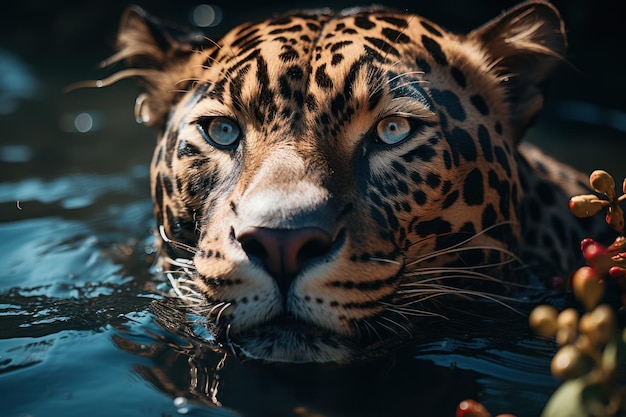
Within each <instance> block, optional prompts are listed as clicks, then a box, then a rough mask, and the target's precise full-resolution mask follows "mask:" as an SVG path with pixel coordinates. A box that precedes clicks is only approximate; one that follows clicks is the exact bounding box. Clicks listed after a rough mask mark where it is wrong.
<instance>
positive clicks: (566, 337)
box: [556, 327, 578, 346]
mask: <svg viewBox="0 0 626 417" xmlns="http://www.w3.org/2000/svg"><path fill="white" fill-rule="evenodd" d="M576 336H578V330H577V329H572V328H571V327H560V328H559V330H557V331H556V341H557V343H558V344H559V346H564V345H568V344H570V343H574V342H575V341H576Z"/></svg>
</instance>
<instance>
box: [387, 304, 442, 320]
mask: <svg viewBox="0 0 626 417" xmlns="http://www.w3.org/2000/svg"><path fill="white" fill-rule="evenodd" d="M381 304H382V305H384V306H386V307H387V311H390V312H392V313H396V314H400V315H402V316H403V317H404V316H405V315H408V316H413V317H439V318H442V319H444V320H449V318H448V317H446V316H444V315H443V314H439V313H435V312H433V311H428V310H416V309H413V308H406V307H405V306H404V305H394V304H389V303H381ZM407 305H411V304H407ZM407 320H409V319H408V318H407Z"/></svg>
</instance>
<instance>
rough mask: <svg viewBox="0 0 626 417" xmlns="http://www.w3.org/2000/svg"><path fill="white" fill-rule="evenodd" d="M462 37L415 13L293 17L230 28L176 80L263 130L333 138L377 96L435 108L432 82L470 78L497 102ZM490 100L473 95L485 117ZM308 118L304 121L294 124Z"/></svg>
mask: <svg viewBox="0 0 626 417" xmlns="http://www.w3.org/2000/svg"><path fill="white" fill-rule="evenodd" d="M461 39H462V38H461V37H459V36H457V35H453V34H450V33H447V32H446V31H444V30H443V29H441V28H440V27H439V26H437V25H436V24H434V23H432V22H430V21H428V20H426V19H424V18H421V17H419V16H417V15H408V14H401V13H395V12H392V11H389V10H384V9H366V10H361V9H357V10H355V9H351V10H348V11H344V12H340V13H337V14H330V13H329V12H317V13H315V12H311V13H308V14H307V13H298V14H291V15H284V16H281V17H278V18H275V19H271V20H266V21H263V22H260V23H255V24H245V25H242V26H240V27H238V28H235V29H233V30H231V31H230V32H228V33H227V34H226V35H225V36H224V37H223V38H222V39H220V40H219V41H218V42H217V43H216V45H215V46H213V47H212V48H209V49H208V50H206V51H205V52H204V53H203V54H200V55H199V56H196V57H194V58H193V59H194V60H195V61H196V63H194V64H193V65H188V66H187V67H186V68H187V70H189V69H193V71H194V73H193V74H181V78H184V79H189V80H198V81H199V84H202V83H203V82H207V81H208V82H209V83H211V85H210V86H209V87H208V88H207V91H206V92H204V97H209V98H211V99H212V100H214V101H216V102H217V103H219V104H221V105H224V106H226V107H227V108H228V109H234V110H237V111H240V112H244V113H245V115H246V116H248V119H250V120H251V121H254V122H256V123H257V124H259V125H263V126H265V128H266V130H270V131H271V130H274V131H275V130H276V129H279V128H280V127H281V126H285V125H287V121H291V122H292V124H291V125H287V127H288V128H290V129H291V130H292V131H296V130H298V129H299V127H304V130H311V129H313V130H319V129H320V127H321V126H325V128H324V131H323V132H316V133H324V134H328V133H336V131H337V130H338V128H340V127H341V125H342V124H343V123H342V122H341V120H340V121H337V119H341V118H344V119H346V118H349V117H350V116H351V113H354V111H355V110H356V109H355V106H358V107H360V108H365V109H366V110H367V109H369V110H372V109H373V108H374V107H376V106H377V105H378V104H380V100H381V98H383V99H384V98H387V100H393V99H399V98H401V97H409V98H413V99H414V100H415V101H417V102H421V104H422V105H423V106H424V107H425V110H426V111H431V112H432V111H433V106H432V103H431V101H430V99H429V95H428V94H426V93H425V92H424V91H423V90H424V89H428V84H429V83H430V84H431V85H438V84H443V83H445V84H449V85H450V83H451V87H452V88H453V89H455V90H458V91H459V92H461V90H463V89H464V88H465V87H467V84H468V81H467V79H468V77H470V78H471V77H474V79H475V80H474V81H476V82H477V83H480V84H482V87H483V89H485V87H487V89H489V87H491V89H492V90H493V91H491V92H490V95H491V96H495V99H499V98H501V96H500V94H501V89H499V88H498V86H497V84H498V79H496V78H495V77H488V76H485V75H484V74H485V73H486V72H487V71H485V69H486V65H485V56H484V55H485V54H484V52H483V51H481V49H480V48H479V47H478V46H477V45H473V44H472V43H471V42H468V41H467V40H466V41H465V42H464V43H461V42H460V40H461ZM434 67H441V68H442V70H433V69H434ZM196 85H197V84H196ZM386 87H387V90H391V91H385V89H386ZM437 91H438V90H436V89H435V91H434V94H437ZM386 92H387V93H394V92H395V93H394V94H385V93H386ZM466 94H467V93H466ZM444 96H445V97H443V100H442V101H448V102H449V100H448V99H451V100H457V99H456V97H454V95H451V94H450V93H449V92H448V93H445V94H444ZM490 99H491V97H488V98H484V97H482V96H480V95H479V94H476V95H475V99H474V100H473V101H472V103H474V105H476V106H479V107H480V110H481V111H485V110H484V109H485V108H486V106H487V102H488V101H490ZM457 101H458V100H457ZM446 104H448V103H446ZM451 105H452V106H455V103H452V104H451ZM388 107H389V106H388ZM395 107H396V108H398V109H400V108H402V105H401V103H396V106H395ZM405 107H406V106H405ZM413 107H415V106H413ZM457 107H458V105H457ZM197 111H198V112H202V111H204V109H203V108H202V107H199V108H198V110H197ZM405 111H406V110H405ZM496 111H497V110H496ZM346 113H347V114H346ZM307 114H308V116H309V119H310V121H311V123H308V124H302V123H299V122H300V120H301V119H303V118H306V116H307ZM368 116H370V117H374V118H375V117H376V116H377V115H376V114H374V115H368ZM320 122H321V123H320ZM344 122H345V120H344Z"/></svg>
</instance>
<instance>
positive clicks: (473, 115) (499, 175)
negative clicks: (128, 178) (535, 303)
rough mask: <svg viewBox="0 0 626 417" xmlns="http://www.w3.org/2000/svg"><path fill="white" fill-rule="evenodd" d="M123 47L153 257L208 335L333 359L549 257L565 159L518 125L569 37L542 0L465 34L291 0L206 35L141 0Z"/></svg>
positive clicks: (556, 262)
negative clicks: (145, 165) (147, 191)
mask: <svg viewBox="0 0 626 417" xmlns="http://www.w3.org/2000/svg"><path fill="white" fill-rule="evenodd" d="M118 48H119V52H118V53H117V54H116V55H115V56H114V57H113V58H112V59H111V61H110V62H116V61H120V60H125V61H126V62H127V64H128V66H129V67H130V68H129V69H127V70H125V71H126V72H125V73H121V74H117V75H116V76H115V77H116V78H122V77H124V76H134V77H136V78H137V79H138V80H139V83H140V85H141V86H142V87H143V89H144V93H143V94H142V95H141V97H140V100H138V105H137V115H138V117H139V118H140V119H141V120H142V122H143V123H144V124H146V125H149V126H153V127H155V128H156V129H157V130H158V131H159V139H158V142H157V146H156V149H155V152H154V157H153V162H152V165H151V181H152V182H151V187H152V198H153V200H154V213H155V218H156V222H157V225H158V228H159V231H160V232H159V233H158V238H159V239H160V256H161V258H160V260H161V264H162V265H163V266H164V267H165V268H166V269H169V270H170V271H172V272H170V274H171V276H172V277H174V278H175V279H173V280H172V281H173V283H174V285H175V287H176V290H177V291H178V295H179V296H181V297H183V298H186V299H187V300H188V301H189V302H190V303H192V304H194V305H195V308H196V311H197V312H199V314H202V315H203V316H205V317H206V319H207V321H208V323H209V326H210V327H211V330H212V331H213V333H214V335H215V337H216V339H217V340H219V341H222V342H223V343H224V344H225V345H228V346H230V347H233V348H236V350H237V351H239V352H241V353H243V354H244V355H246V356H248V357H252V358H260V359H264V360H268V361H279V362H280V361H283V362H311V361H315V362H341V361H351V360H354V359H355V358H360V357H368V356H370V355H375V354H376V352H381V351H384V350H385V346H387V345H390V344H393V341H395V340H397V339H403V340H406V339H410V338H413V337H419V334H416V333H418V332H417V330H416V328H417V327H416V323H419V322H420V321H421V320H423V319H426V318H433V317H444V316H446V314H447V313H446V311H447V309H448V308H449V306H450V304H451V303H455V297H457V296H464V297H469V298H476V299H480V298H481V297H482V298H489V297H487V296H486V294H488V293H486V292H484V290H481V289H480V286H481V284H483V283H485V282H487V283H492V282H493V281H495V282H496V283H500V284H503V285H504V286H506V283H507V281H508V280H509V277H510V276H511V275H510V274H511V267H520V266H521V265H525V264H532V263H534V262H537V263H540V264H542V265H549V266H550V268H552V271H553V272H554V273H556V274H566V273H567V272H568V271H569V270H571V268H573V267H574V266H575V265H576V262H578V261H579V260H578V259H577V258H576V253H577V250H576V246H577V245H578V242H579V241H580V239H581V238H582V237H584V236H585V232H586V229H585V228H586V227H587V226H588V225H585V224H583V223H580V222H577V221H576V220H575V219H574V218H573V217H572V216H570V215H569V213H567V201H568V199H569V196H571V195H573V194H576V193H582V192H587V191H586V187H585V185H584V180H583V178H582V177H581V175H580V174H579V173H578V172H576V171H575V170H573V169H572V168H569V167H567V166H565V165H563V164H561V163H559V162H557V161H556V160H554V159H551V158H549V157H547V156H545V155H543V154H542V153H541V152H540V151H539V150H538V149H536V148H534V147H532V146H530V145H528V144H520V141H521V139H522V137H523V136H524V133H525V131H526V129H527V128H528V126H529V125H530V124H531V123H532V121H533V119H534V118H535V117H536V115H537V112H538V111H539V110H540V108H541V107H542V104H543V91H542V90H543V87H544V85H545V82H546V80H547V79H548V77H549V75H550V74H551V73H552V71H553V70H554V69H555V68H556V66H557V65H558V64H559V63H560V62H561V61H562V60H563V57H564V56H565V53H566V39H565V31H564V27H563V22H562V20H561V18H560V16H559V13H558V11H557V10H556V9H555V8H554V7H553V6H552V5H551V4H550V3H548V2H545V1H540V0H535V1H530V2H526V3H523V4H521V5H519V6H517V7H516V8H514V9H512V10H510V11H508V12H506V13H504V14H502V15H501V16H499V17H497V18H496V19H494V20H493V21H491V22H488V23H487V24H485V25H483V26H481V27H479V28H477V29H475V30H474V31H472V32H470V33H469V34H466V35H458V34H453V33H450V32H448V31H446V30H444V29H443V28H442V27H440V26H439V25H437V24H436V23H434V22H431V21H429V20H427V19H425V18H423V17H421V16H418V15H413V14H408V13H400V12H396V11H393V10H388V9H384V8H374V7H373V8H364V9H350V10H344V11H340V12H332V11H328V10H316V11H302V12H295V13H290V14H285V15H280V16H277V17H273V18H269V19H266V20H262V21H259V22H253V23H246V24H243V25H241V26H238V27H236V28H234V29H232V30H230V31H229V32H228V33H226V34H225V35H224V36H223V37H221V38H219V39H216V40H209V39H206V38H205V37H203V36H201V35H198V34H194V33H190V32H185V31H182V30H179V29H175V28H174V27H171V26H168V25H167V24H164V23H163V22H161V21H159V20H158V19H156V18H153V17H151V16H149V15H147V14H146V13H145V12H144V11H143V10H141V9H139V8H136V7H135V8H130V9H129V10H128V11H127V12H126V13H125V14H124V16H123V18H122V22H121V28H120V31H119V36H118Z"/></svg>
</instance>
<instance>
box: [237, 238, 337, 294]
mask: <svg viewBox="0 0 626 417" xmlns="http://www.w3.org/2000/svg"><path fill="white" fill-rule="evenodd" d="M237 240H238V241H239V242H240V243H241V247H242V248H243V250H244V251H245V252H246V254H247V255H248V257H249V258H251V259H254V260H256V261H259V262H261V263H262V264H263V266H264V267H265V269H266V270H267V271H268V272H269V273H270V275H272V277H274V279H275V280H276V282H277V283H278V286H279V288H280V290H281V292H282V293H283V294H284V295H286V292H287V290H288V289H289V286H290V285H291V281H292V280H293V278H294V277H295V276H296V275H298V273H300V272H301V271H302V269H303V268H304V267H305V266H306V264H307V263H310V261H311V260H313V259H315V258H318V257H320V256H324V255H325V254H327V253H328V252H329V251H330V249H331V247H332V244H333V239H332V237H331V236H330V235H329V234H328V233H326V232H325V231H323V230H322V229H318V228H315V227H306V228H301V229H294V230H285V229H269V228H264V227H250V228H247V229H245V230H243V231H242V232H241V233H239V234H238V235H237Z"/></svg>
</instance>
